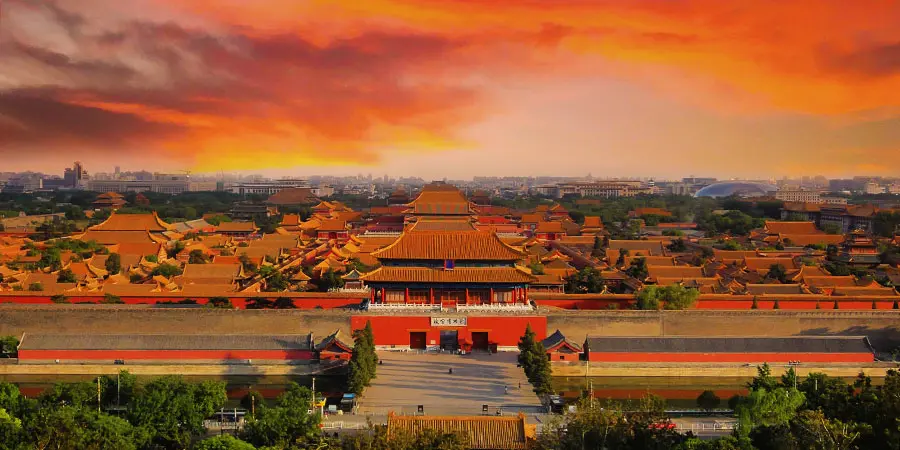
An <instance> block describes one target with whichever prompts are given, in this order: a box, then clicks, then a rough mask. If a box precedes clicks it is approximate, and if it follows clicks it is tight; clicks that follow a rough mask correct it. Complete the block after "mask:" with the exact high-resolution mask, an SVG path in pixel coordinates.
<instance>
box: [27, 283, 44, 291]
mask: <svg viewBox="0 0 900 450" xmlns="http://www.w3.org/2000/svg"><path fill="white" fill-rule="evenodd" d="M28 290H29V291H32V292H38V291H43V290H44V285H43V284H41V283H31V284H29V285H28Z"/></svg>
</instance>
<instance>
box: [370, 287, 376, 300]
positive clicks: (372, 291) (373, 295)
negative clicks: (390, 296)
mask: <svg viewBox="0 0 900 450" xmlns="http://www.w3.org/2000/svg"><path fill="white" fill-rule="evenodd" d="M369 291H371V293H372V300H370V302H371V303H375V289H373V288H369Z"/></svg>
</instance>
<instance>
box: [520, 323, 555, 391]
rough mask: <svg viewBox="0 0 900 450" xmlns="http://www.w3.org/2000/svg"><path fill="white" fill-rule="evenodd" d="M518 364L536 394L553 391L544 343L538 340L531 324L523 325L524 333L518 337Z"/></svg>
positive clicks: (551, 376)
mask: <svg viewBox="0 0 900 450" xmlns="http://www.w3.org/2000/svg"><path fill="white" fill-rule="evenodd" d="M518 361H519V365H520V366H522V370H524V371H525V377H526V378H528V382H529V383H531V385H532V386H534V392H535V393H536V394H538V395H544V394H552V393H553V371H552V369H551V368H550V359H549V358H547V350H546V349H545V348H544V344H543V343H542V342H541V341H538V340H537V338H536V335H535V333H534V331H533V330H532V329H531V325H527V326H526V327H525V334H524V335H523V336H522V337H521V338H520V339H519V356H518Z"/></svg>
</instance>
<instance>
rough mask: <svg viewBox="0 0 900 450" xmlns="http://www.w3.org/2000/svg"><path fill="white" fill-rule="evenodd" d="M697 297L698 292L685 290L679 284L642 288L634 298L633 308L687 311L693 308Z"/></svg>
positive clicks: (690, 289) (689, 289)
mask: <svg viewBox="0 0 900 450" xmlns="http://www.w3.org/2000/svg"><path fill="white" fill-rule="evenodd" d="M699 296H700V291H698V290H697V289H694V288H686V287H684V286H682V285H680V284H672V285H669V286H644V288H643V289H641V290H640V291H638V293H637V296H636V297H635V298H636V302H635V308H636V309H643V310H658V309H660V308H662V309H669V310H680V309H688V308H690V307H692V306H694V303H696V302H697V297H699Z"/></svg>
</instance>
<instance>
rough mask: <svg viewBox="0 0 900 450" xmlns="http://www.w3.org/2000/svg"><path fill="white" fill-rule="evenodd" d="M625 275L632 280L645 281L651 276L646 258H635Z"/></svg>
mask: <svg viewBox="0 0 900 450" xmlns="http://www.w3.org/2000/svg"><path fill="white" fill-rule="evenodd" d="M625 273H626V274H628V276H630V277H632V278H637V279H638V280H644V279H646V278H647V276H648V275H649V274H650V273H649V271H648V270H647V259H646V258H634V259H632V260H631V266H630V267H628V268H627V269H625Z"/></svg>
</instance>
